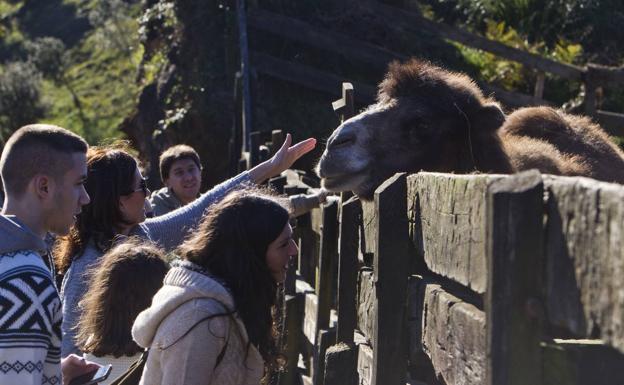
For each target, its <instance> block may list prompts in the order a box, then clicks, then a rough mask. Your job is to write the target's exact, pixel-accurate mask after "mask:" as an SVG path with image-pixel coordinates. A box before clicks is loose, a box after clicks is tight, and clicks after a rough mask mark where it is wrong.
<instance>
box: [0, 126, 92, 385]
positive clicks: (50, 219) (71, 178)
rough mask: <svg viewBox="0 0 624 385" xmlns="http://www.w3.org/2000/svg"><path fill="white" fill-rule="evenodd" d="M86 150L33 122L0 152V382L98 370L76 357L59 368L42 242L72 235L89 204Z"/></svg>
mask: <svg viewBox="0 0 624 385" xmlns="http://www.w3.org/2000/svg"><path fill="white" fill-rule="evenodd" d="M87 147H88V145H87V143H86V142H85V141H84V140H83V139H82V138H80V137H79V136H77V135H75V134H73V133H71V132H69V131H67V130H65V129H63V128H60V127H56V126H51V125H42V124H36V125H29V126H25V127H22V128H20V129H19V130H17V131H16V132H15V133H14V134H13V135H12V136H11V137H10V138H9V140H8V141H7V143H6V145H5V147H4V149H3V151H2V157H1V158H0V175H2V183H3V185H4V191H5V194H6V197H5V201H4V206H3V208H2V215H0V384H3V385H4V384H7V385H8V384H15V385H18V384H19V385H35V384H36V385H40V384H53V385H54V384H59V385H60V384H61V383H64V384H66V383H68V382H69V380H70V379H72V378H73V377H75V376H77V375H80V374H83V373H86V372H88V371H90V370H93V369H94V368H97V365H95V364H91V363H86V362H85V361H84V360H81V359H80V358H79V357H78V356H75V355H72V356H68V357H67V358H64V359H63V362H62V363H61V357H60V355H61V349H60V347H61V302H60V298H59V295H58V291H57V288H56V285H55V283H54V282H55V281H54V266H53V263H52V259H51V258H50V254H49V251H48V249H47V246H46V243H45V242H44V239H45V237H46V234H47V233H48V232H51V233H54V234H58V235H64V234H67V232H68V231H69V228H70V226H71V225H72V224H73V223H74V220H75V216H76V214H78V213H79V212H80V208H81V207H82V206H83V205H85V204H87V203H89V196H88V195H87V192H86V191H85V189H84V186H83V183H84V181H85V179H86V175H87V163H86V152H87ZM61 372H62V375H61Z"/></svg>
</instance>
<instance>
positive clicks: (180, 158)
mask: <svg viewBox="0 0 624 385" xmlns="http://www.w3.org/2000/svg"><path fill="white" fill-rule="evenodd" d="M159 169H160V179H161V181H162V183H163V184H164V187H163V188H161V189H160V190H158V191H154V193H152V195H151V197H150V199H149V200H150V203H151V204H152V208H153V212H154V216H159V215H163V214H166V213H168V212H170V211H173V210H175V209H177V208H179V207H182V206H184V205H185V204H188V203H190V202H192V201H194V200H195V199H196V198H197V197H198V196H199V189H200V188H201V170H202V167H201V162H200V160H199V154H197V151H195V150H194V149H193V148H192V147H191V146H187V145H186V144H178V145H175V146H172V147H169V148H168V149H167V150H165V151H164V152H163V153H162V154H161V155H160V160H159Z"/></svg>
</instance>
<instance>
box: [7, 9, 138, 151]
mask: <svg viewBox="0 0 624 385" xmlns="http://www.w3.org/2000/svg"><path fill="white" fill-rule="evenodd" d="M63 4H67V5H72V6H75V7H77V8H78V13H80V14H83V15H84V14H87V13H88V12H89V10H90V9H91V8H92V7H94V5H95V1H93V0H89V1H85V0H82V1H81V0H65V1H64V2H63ZM21 6H22V4H21V3H16V4H12V3H10V2H7V1H0V17H6V18H7V19H5V23H4V24H5V25H7V24H8V25H10V26H12V28H11V29H7V28H5V29H4V30H0V34H1V33H2V32H4V33H5V35H4V36H2V38H3V40H4V41H5V43H4V44H6V42H7V40H9V42H18V41H19V40H21V39H22V38H28V37H23V32H22V31H20V30H19V28H18V27H17V28H16V26H18V24H19V23H18V22H17V20H16V19H15V18H14V17H13V15H15V13H16V11H17V10H18V9H19V7H21ZM139 12H140V4H134V5H133V6H132V8H131V13H132V14H131V15H130V16H131V17H128V18H126V19H125V20H124V23H123V24H122V26H121V28H122V30H121V31H116V33H119V34H123V37H124V41H127V40H128V39H129V43H130V48H129V49H127V50H124V49H121V48H120V47H119V46H114V45H111V44H110V41H111V40H112V39H110V36H107V35H106V33H109V34H110V33H111V32H110V30H109V31H104V30H103V29H91V30H89V31H88V32H87V33H86V34H85V35H84V36H83V38H82V39H81V40H79V41H78V43H77V44H75V45H74V46H73V47H71V48H69V49H68V51H67V55H68V61H67V67H66V69H65V72H64V76H63V80H62V81H57V82H55V81H53V80H51V79H44V81H43V84H42V97H43V101H44V103H45V105H46V106H47V110H46V114H45V116H44V118H43V119H42V121H43V122H47V123H52V124H57V125H60V126H63V127H66V128H68V129H70V130H72V131H75V132H77V133H78V134H80V135H82V136H84V137H85V138H86V139H87V141H88V142H89V143H91V144H97V143H101V142H103V141H110V140H111V139H112V138H122V137H123V133H122V132H120V131H119V130H118V127H119V124H120V123H121V122H122V121H123V119H124V118H126V117H127V116H129V115H130V114H131V112H132V110H133V109H134V108H135V104H136V100H137V97H138V93H139V91H140V88H139V85H138V84H137V83H136V71H137V66H138V64H139V61H140V58H141V56H142V47H141V45H140V44H139V41H138V22H137V18H136V16H138V14H139ZM68 23H69V21H68ZM0 71H1V68H0ZM76 99H77V100H78V101H79V105H80V106H81V108H78V104H77V103H76Z"/></svg>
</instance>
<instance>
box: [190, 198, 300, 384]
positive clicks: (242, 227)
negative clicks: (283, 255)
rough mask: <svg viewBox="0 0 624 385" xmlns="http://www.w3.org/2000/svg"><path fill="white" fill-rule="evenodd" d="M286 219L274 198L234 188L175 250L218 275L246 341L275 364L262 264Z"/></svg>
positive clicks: (271, 284)
mask: <svg viewBox="0 0 624 385" xmlns="http://www.w3.org/2000/svg"><path fill="white" fill-rule="evenodd" d="M287 223H288V210H287V209H286V208H285V207H284V205H283V204H282V203H281V201H280V200H279V198H276V197H275V196H272V195H270V194H269V193H268V192H267V191H263V190H260V189H258V188H253V189H252V188H248V189H245V190H238V191H235V192H232V193H230V194H228V195H227V196H226V197H225V198H224V199H223V200H222V201H220V202H219V203H216V204H214V205H213V206H211V207H210V208H209V209H208V211H207V212H206V214H205V217H204V219H203V221H202V222H201V224H200V225H199V228H198V229H197V231H196V232H195V234H194V235H193V236H192V237H191V238H189V239H188V240H187V241H186V242H185V243H184V244H183V245H182V246H180V248H179V250H178V251H179V255H180V257H181V258H183V259H186V260H189V261H191V262H193V263H196V264H198V265H200V266H202V267H203V268H205V269H207V270H208V271H209V272H210V273H211V274H213V275H215V276H216V277H218V278H219V279H221V280H222V281H223V282H224V283H225V284H226V285H227V287H228V289H229V290H230V292H231V294H232V296H233V297H234V303H235V304H236V310H237V312H238V314H239V316H240V318H241V319H242V321H243V323H244V325H245V329H246V331H247V335H248V336H249V343H253V344H254V345H255V346H256V347H257V348H258V350H259V351H260V354H261V355H262V357H263V358H264V361H265V365H266V369H267V373H269V372H270V371H271V370H272V369H274V368H275V367H276V366H277V359H278V349H277V344H276V335H277V332H276V330H277V329H276V327H277V322H275V321H276V319H275V318H276V314H274V313H275V312H274V310H275V309H274V305H275V303H276V301H277V283H276V282H275V280H274V279H273V276H272V275H271V272H270V270H269V268H268V266H267V263H266V253H267V249H268V246H269V244H270V243H271V242H273V241H274V240H275V239H276V238H277V237H278V236H279V235H280V233H281V232H282V230H283V229H284V227H285V226H286V224H287Z"/></svg>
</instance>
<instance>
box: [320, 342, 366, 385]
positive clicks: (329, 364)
mask: <svg viewBox="0 0 624 385" xmlns="http://www.w3.org/2000/svg"><path fill="white" fill-rule="evenodd" d="M351 340H353V337H351ZM357 353H358V351H357V348H356V346H355V345H354V344H353V343H351V344H346V343H343V342H340V343H338V344H336V345H333V346H331V347H330V348H329V349H327V352H326V353H325V385H357V382H358V381H357V379H358V378H357V369H356V367H357Z"/></svg>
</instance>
